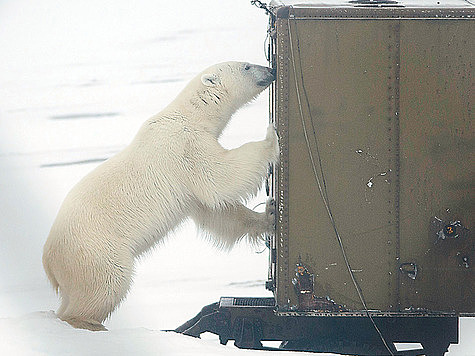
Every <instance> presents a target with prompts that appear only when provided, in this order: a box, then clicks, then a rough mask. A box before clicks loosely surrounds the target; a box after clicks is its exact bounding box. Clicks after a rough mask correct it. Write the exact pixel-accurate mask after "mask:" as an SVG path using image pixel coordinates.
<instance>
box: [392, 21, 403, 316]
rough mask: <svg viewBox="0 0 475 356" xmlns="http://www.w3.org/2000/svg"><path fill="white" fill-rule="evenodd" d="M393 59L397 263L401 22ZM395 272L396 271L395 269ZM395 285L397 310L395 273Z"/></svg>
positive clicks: (398, 242) (398, 244) (398, 247)
mask: <svg viewBox="0 0 475 356" xmlns="http://www.w3.org/2000/svg"><path fill="white" fill-rule="evenodd" d="M394 32H395V34H394V35H395V42H396V48H395V51H396V53H395V57H396V61H397V62H396V68H395V74H396V75H395V80H394V120H395V123H394V126H395V132H394V135H395V141H396V142H395V150H396V152H395V153H394V154H395V159H396V172H395V182H394V184H395V189H396V193H395V199H396V201H395V202H394V204H395V208H396V209H395V210H396V211H395V214H396V261H399V260H400V258H401V237H400V232H401V229H400V223H401V216H400V198H401V184H400V170H401V154H400V152H401V150H400V123H399V120H400V100H399V99H400V98H399V95H400V88H399V86H400V78H401V77H400V72H401V20H397V24H396V27H395V31H394ZM396 271H397V269H396ZM396 275H397V277H396V283H397V287H396V288H397V305H398V308H399V307H400V305H401V298H400V289H399V286H400V278H401V276H400V273H397V272H396Z"/></svg>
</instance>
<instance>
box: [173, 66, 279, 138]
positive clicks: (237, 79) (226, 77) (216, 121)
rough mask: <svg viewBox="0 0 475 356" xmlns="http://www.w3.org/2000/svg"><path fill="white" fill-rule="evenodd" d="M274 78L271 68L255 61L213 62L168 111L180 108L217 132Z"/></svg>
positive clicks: (175, 110) (183, 114) (196, 120)
mask: <svg viewBox="0 0 475 356" xmlns="http://www.w3.org/2000/svg"><path fill="white" fill-rule="evenodd" d="M274 78H275V75H274V72H273V70H272V69H271V68H267V67H263V66H259V65H256V64H250V63H245V62H225V63H219V64H215V65H213V66H211V67H209V68H207V69H206V70H204V71H203V72H201V73H200V74H199V75H197V76H196V77H195V78H194V79H192V80H191V81H190V83H189V84H188V85H187V86H186V87H185V88H184V89H183V91H182V92H181V93H180V94H179V95H178V97H177V98H176V99H175V100H174V101H173V102H172V103H171V104H170V105H169V107H168V110H167V111H169V112H179V113H181V115H182V116H184V117H187V118H188V119H189V120H191V121H195V122H198V123H199V125H201V126H203V127H205V129H206V130H208V131H210V132H213V133H214V134H217V135H219V134H220V133H221V132H222V130H223V129H224V127H225V126H226V125H227V123H228V120H229V119H230V117H231V116H232V114H233V113H234V112H235V111H236V110H238V109H239V108H240V107H242V106H243V105H244V104H246V103H248V102H249V101H251V100H252V99H254V98H255V97H256V96H257V95H259V93H261V92H262V91H263V90H264V89H265V88H267V87H268V86H269V84H270V83H272V81H273V80H274ZM172 115H173V114H172Z"/></svg>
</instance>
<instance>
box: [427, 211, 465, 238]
mask: <svg viewBox="0 0 475 356" xmlns="http://www.w3.org/2000/svg"><path fill="white" fill-rule="evenodd" d="M429 230H430V231H431V234H434V235H435V236H434V237H435V243H436V244H437V243H439V242H441V241H443V240H448V239H458V238H467V237H469V236H470V230H469V229H467V228H466V227H465V226H463V224H462V223H461V221H460V220H455V221H450V222H448V221H443V220H442V219H439V218H438V217H437V216H435V217H433V218H432V220H431V223H430V229H429Z"/></svg>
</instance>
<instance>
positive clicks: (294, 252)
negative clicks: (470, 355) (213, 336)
mask: <svg viewBox="0 0 475 356" xmlns="http://www.w3.org/2000/svg"><path fill="white" fill-rule="evenodd" d="M353 10H355V11H353ZM394 10H395V9H391V11H386V10H383V9H377V10H374V9H362V8H354V9H353V8H351V6H349V7H345V8H329V7H324V6H319V7H318V6H317V7H315V8H314V7H312V6H311V4H306V6H305V7H297V6H296V7H295V8H294V7H291V6H277V7H276V8H275V15H276V19H275V22H274V30H275V32H274V39H273V47H274V53H273V55H274V58H273V63H274V65H275V66H276V67H277V73H278V78H277V81H276V83H275V86H274V88H273V93H274V94H273V101H274V104H273V106H274V109H273V115H274V119H275V121H276V126H277V129H278V133H279V137H280V144H281V163H280V165H279V166H278V167H277V168H276V172H275V173H276V174H275V182H274V183H275V198H276V202H277V233H276V237H275V240H274V242H273V247H274V248H275V250H276V253H275V269H273V271H272V273H273V279H274V284H275V296H276V299H277V303H278V305H279V306H280V307H281V308H284V309H285V308H292V307H293V306H297V305H298V297H297V293H296V291H295V289H294V286H293V285H292V279H294V277H295V274H296V272H295V268H296V266H297V265H300V266H305V268H306V269H308V271H309V272H310V273H312V274H313V280H314V283H313V286H314V294H315V295H316V296H317V297H327V296H328V297H329V298H331V299H332V300H333V301H334V303H336V304H337V305H340V306H342V307H343V308H345V309H349V310H361V309H362V308H363V305H362V303H361V300H360V299H361V298H360V297H359V295H358V293H357V289H356V288H355V285H354V282H356V283H357V285H358V288H359V289H360V291H361V292H362V295H363V296H364V299H365V301H366V304H367V307H368V308H369V309H377V310H386V311H398V310H404V309H406V308H426V309H431V310H438V311H458V312H474V311H475V308H474V305H473V301H472V300H469V299H473V298H470V296H471V293H470V291H471V290H473V281H474V274H473V267H472V266H471V265H470V264H469V263H468V262H467V261H473V237H471V235H470V234H469V233H467V232H466V231H465V230H463V229H462V228H459V231H462V230H463V238H461V239H458V240H456V239H451V240H450V241H449V240H447V239H445V240H444V241H439V242H440V243H439V242H438V243H437V244H435V240H434V238H433V237H434V236H433V235H434V234H435V236H439V235H440V234H439V235H437V233H438V232H439V231H440V229H443V228H444V227H445V225H447V224H449V223H450V222H455V221H459V220H460V221H463V223H464V224H466V225H464V227H466V229H469V228H470V226H472V225H473V221H471V220H470V219H471V218H472V216H473V212H472V210H471V206H470V202H471V200H470V199H471V198H470V197H469V196H470V195H467V192H472V193H473V189H471V187H472V186H473V183H472V178H471V177H472V176H473V170H472V168H471V161H470V159H471V157H472V156H471V154H472V153H471V152H473V135H472V131H471V126H470V113H471V109H472V108H471V106H470V105H471V103H473V101H472V100H471V99H473V98H472V97H470V87H471V85H473V82H472V81H471V80H472V79H471V70H472V68H471V53H473V38H475V37H474V36H473V21H471V20H459V19H458V18H459V17H460V18H465V19H466V18H467V16H466V15H467V11H468V12H469V15H470V11H471V14H472V18H473V13H474V11H473V8H471V9H458V10H457V11H453V10H450V9H449V10H447V9H444V10H443V11H442V10H440V9H438V10H437V11H435V10H434V9H423V10H420V9H419V10H418V9H414V8H401V9H397V10H398V11H399V12H395V11H394ZM442 13H445V14H446V16H445V17H443V19H438V16H441V14H442ZM460 14H464V15H463V16H464V17H463V16H462V15H460ZM428 18H430V20H429V19H428ZM434 31H439V32H438V33H439V36H433V33H437V32H434ZM470 33H471V35H469V34H470ZM428 38H430V40H428ZM450 46H451V47H450ZM462 47H463V48H462ZM434 58H436V59H435V62H436V63H437V64H438V65H436V63H433V62H431V63H427V61H430V60H434ZM449 63H452V66H453V67H449ZM427 64H429V65H431V66H432V67H431V69H430V70H429V71H432V74H433V75H432V76H431V75H429V73H427V71H428V69H427V68H426V67H425V66H426V65H427ZM439 71H441V72H442V74H440V75H438V76H437V75H435V74H436V73H438V72H439ZM455 73H458V74H456V75H455ZM434 78H435V79H434ZM454 92H455V94H454ZM450 113H456V115H455V116H457V117H456V118H455V117H454V115H450ZM459 114H460V115H459ZM438 121H441V122H443V124H441V123H438V128H437V129H435V128H434V125H437V122H438ZM454 123H456V125H455V126H454ZM444 135H450V138H449V139H447V140H446V141H443V142H441V141H440V140H438V139H437V138H441V137H443V136H444ZM470 143H471V144H470ZM434 144H436V146H434ZM454 147H457V148H456V149H455V150H453V148H454ZM430 155H432V156H430ZM435 156H437V158H436V157H435ZM426 168H431V170H430V171H427V169H426ZM445 169H449V170H451V173H449V172H444V173H442V174H439V173H438V171H439V170H442V171H444V170H445ZM440 189H442V191H443V192H444V194H440ZM438 192H439V193H438ZM445 206H447V208H445V209H449V211H452V215H450V216H446V215H447V214H445V215H444V213H443V211H442V208H444V207H445ZM424 209H425V210H424ZM435 216H437V217H439V218H440V219H441V220H443V222H444V221H447V223H446V224H445V225H443V226H442V227H441V228H440V226H439V225H440V224H443V222H438V221H437V220H436V221H435V222H434V221H433V218H434V217H435ZM431 219H432V220H431ZM444 219H445V220H444ZM437 229H439V230H437ZM434 230H436V231H435V232H434ZM467 231H468V230H467ZM431 234H432V235H431ZM339 239H340V241H341V243H342V244H343V246H344V251H345V252H346V259H345V257H344V253H343V250H342V248H341V245H340V241H339ZM442 244H444V246H449V248H444V247H441V246H442ZM470 248H471V249H472V250H471V252H470ZM428 250H429V252H428ZM462 250H463V251H467V252H466V253H465V252H464V253H462V254H463V256H461V252H460V251H462ZM448 251H450V252H448ZM470 253H471V254H470ZM463 258H466V259H467V261H465V264H464V260H463ZM454 261H456V262H454ZM346 262H349V264H350V266H351V269H352V275H353V277H354V281H353V280H352V278H351V274H350V273H349V271H348V268H347V267H348V266H347V263H346ZM457 263H458V265H456V264H457ZM467 263H468V265H469V267H466V266H467ZM414 266H416V267H415V268H417V267H418V271H417V272H416V277H415V279H413V278H411V273H414V272H413V269H414ZM464 268H465V269H464ZM423 276H424V277H423ZM434 279H436V280H437V282H434ZM461 284H463V285H464V286H465V287H463V288H459V289H458V290H457V291H454V289H455V286H456V285H461ZM442 287H443V288H446V289H447V291H446V292H445V293H442V294H443V295H440V296H434V294H437V293H436V291H437V289H440V288H442ZM448 300H451V301H450V302H448Z"/></svg>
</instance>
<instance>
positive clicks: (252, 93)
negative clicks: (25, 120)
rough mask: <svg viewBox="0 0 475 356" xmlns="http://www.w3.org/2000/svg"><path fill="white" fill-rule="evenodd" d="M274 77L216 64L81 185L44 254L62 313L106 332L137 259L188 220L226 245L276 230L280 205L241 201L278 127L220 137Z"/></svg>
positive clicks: (261, 171)
mask: <svg viewBox="0 0 475 356" xmlns="http://www.w3.org/2000/svg"><path fill="white" fill-rule="evenodd" d="M273 80H274V74H273V72H272V70H271V69H270V68H267V67H263V66H258V65H254V64H249V63H241V62H226V63H221V64H217V65H214V66H211V67H210V68H208V69H206V70H205V71H204V72H202V73H201V74H199V75H198V76H197V77H195V78H194V79H193V80H191V82H190V83H189V84H188V85H187V86H186V87H185V88H184V89H183V91H182V92H181V93H180V94H179V95H178V97H177V98H176V99H175V100H174V101H173V102H172V103H171V104H169V105H168V106H167V107H166V108H165V109H164V110H163V111H162V112H160V113H159V114H157V115H155V116H153V117H151V118H150V119H148V120H147V121H145V123H144V124H143V125H142V127H141V128H140V129H139V131H138V133H137V135H136V136H135V138H134V139H133V140H132V142H131V143H130V144H129V145H128V146H127V147H126V148H125V149H124V150H122V151H121V152H119V153H118V154H116V155H115V156H113V157H111V158H110V159H108V160H107V161H105V162H104V163H102V164H101V165H99V166H98V167H97V168H96V169H94V170H93V171H92V172H90V173H89V174H88V175H87V176H85V177H84V178H83V179H82V180H81V181H80V182H79V183H78V184H77V185H76V186H75V187H73V189H72V190H71V191H70V192H69V193H68V195H67V196H66V198H65V200H64V202H63V204H62V205H61V208H60V210H59V212H58V215H57V217H56V219H55V221H54V223H53V225H52V228H51V231H50V234H49V236H48V239H47V241H46V243H45V246H44V251H43V266H44V269H45V271H46V274H47V276H48V278H49V280H50V282H51V283H52V285H53V287H54V288H55V290H56V292H58V290H59V293H60V296H61V301H62V302H61V306H60V308H59V309H58V311H57V315H58V317H59V318H60V319H62V320H64V321H66V322H68V323H69V324H71V325H72V326H74V327H76V328H83V329H89V330H94V331H96V330H106V329H105V327H104V326H103V325H102V323H103V322H104V320H105V319H106V318H107V317H108V316H109V315H110V314H111V313H112V311H113V310H114V309H115V308H116V307H117V306H118V304H119V303H120V302H121V301H122V300H123V298H124V297H125V295H126V294H127V292H128V290H129V288H130V285H131V282H132V276H133V271H134V260H135V259H136V258H137V257H138V256H140V255H141V254H143V253H144V252H145V251H147V250H149V249H150V248H151V247H152V246H154V245H156V244H157V243H158V242H159V241H160V240H162V239H163V238H164V237H165V236H166V235H167V233H168V232H170V231H171V230H172V229H173V228H174V227H176V226H177V225H179V224H180V223H181V222H182V221H184V220H185V219H187V218H192V219H194V220H195V222H196V223H197V225H198V226H199V227H200V228H201V229H202V230H204V231H205V232H206V233H207V234H208V235H209V236H210V237H211V238H212V239H213V240H214V241H215V242H216V243H217V244H218V245H220V246H222V247H224V248H229V247H231V246H232V245H233V244H234V243H235V242H236V241H238V240H240V239H241V238H243V237H244V236H247V237H248V239H249V240H250V241H251V242H257V241H259V240H261V239H262V238H263V236H264V235H265V234H266V233H272V231H273V221H272V220H273V219H272V213H271V212H270V210H271V209H269V208H268V209H266V213H257V212H254V211H252V210H250V209H248V208H246V207H245V206H244V205H243V204H242V201H245V200H246V199H247V198H249V197H251V196H252V195H254V194H255V193H256V192H257V190H258V189H259V187H260V186H261V184H262V181H263V179H264V177H265V176H266V173H267V170H268V166H269V164H272V163H276V162H277V160H278V154H279V146H278V139H277V135H276V132H275V130H274V128H273V127H272V125H269V128H268V130H267V136H266V138H265V139H264V140H262V141H259V142H249V143H246V144H244V145H242V146H241V147H238V148H236V149H231V150H228V149H225V148H223V147H222V146H221V145H220V144H219V143H218V137H219V136H220V134H221V132H222V131H223V129H224V128H225V126H226V124H227V123H228V121H229V119H230V118H231V116H232V115H233V113H234V112H235V111H236V110H237V109H239V108H240V107H241V106H243V105H244V104H246V103H247V102H249V101H250V100H252V99H253V98H254V97H256V96H257V95H258V94H259V93H260V92H262V91H263V90H264V89H265V88H266V87H267V86H268V85H269V84H270V83H271V82H272V81H273Z"/></svg>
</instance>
